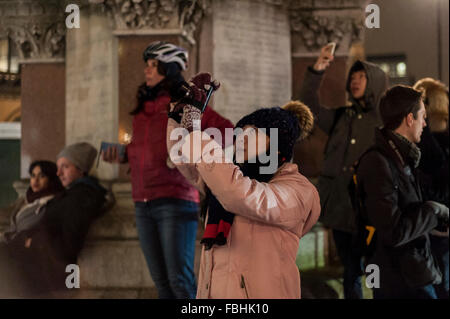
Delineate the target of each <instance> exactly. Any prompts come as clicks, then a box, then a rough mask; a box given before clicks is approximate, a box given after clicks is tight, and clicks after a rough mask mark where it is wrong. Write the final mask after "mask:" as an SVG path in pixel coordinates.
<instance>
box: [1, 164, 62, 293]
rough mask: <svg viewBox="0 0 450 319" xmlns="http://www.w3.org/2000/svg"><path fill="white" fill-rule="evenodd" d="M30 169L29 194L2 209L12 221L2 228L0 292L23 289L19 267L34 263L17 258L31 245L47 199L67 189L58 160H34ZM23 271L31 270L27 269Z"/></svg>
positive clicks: (23, 282)
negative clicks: (64, 185)
mask: <svg viewBox="0 0 450 319" xmlns="http://www.w3.org/2000/svg"><path fill="white" fill-rule="evenodd" d="M28 172H29V174H30V186H29V187H28V189H27V192H26V195H25V196H20V197H19V198H18V199H17V200H16V201H15V202H14V203H13V204H12V205H10V207H9V208H8V209H4V210H3V212H2V213H3V214H5V213H9V215H10V225H9V227H8V228H7V229H6V230H5V231H4V232H0V282H2V284H1V285H0V296H2V293H4V294H5V293H6V291H7V290H8V292H10V293H12V292H18V291H20V290H24V288H25V286H26V284H27V280H25V278H23V276H22V275H23V274H19V271H18V269H23V268H24V267H25V268H27V267H32V266H30V265H29V264H25V265H21V264H20V263H18V261H19V260H20V259H23V258H24V255H23V253H24V252H26V251H27V250H28V248H29V247H30V244H31V240H30V237H29V232H31V231H32V230H33V229H34V228H35V227H36V226H37V225H38V224H39V222H40V221H41V220H42V218H43V216H44V210H45V208H44V207H45V205H46V204H47V202H48V201H50V200H51V199H53V198H54V197H55V196H56V195H57V194H58V193H61V192H62V191H63V190H64V187H63V186H62V184H61V182H60V180H59V178H58V176H57V175H56V172H57V167H56V164H55V163H53V162H50V161H35V162H33V163H31V165H30V167H29V169H28ZM19 246H20V247H19ZM18 267H19V268H18ZM24 273H25V274H27V273H29V272H28V271H26V270H24ZM5 296H6V295H5Z"/></svg>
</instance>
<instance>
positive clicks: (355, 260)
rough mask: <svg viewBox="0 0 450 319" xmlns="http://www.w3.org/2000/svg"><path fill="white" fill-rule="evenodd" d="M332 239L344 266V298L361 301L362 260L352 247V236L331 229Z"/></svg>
mask: <svg viewBox="0 0 450 319" xmlns="http://www.w3.org/2000/svg"><path fill="white" fill-rule="evenodd" d="M333 238H334V243H335V245H336V250H337V253H338V255H339V258H340V260H341V263H342V265H343V266H344V298H345V299H362V287H361V273H362V258H361V255H360V253H359V252H358V250H357V249H354V247H353V246H354V242H353V235H352V234H351V233H348V232H344V231H340V230H336V229H333Z"/></svg>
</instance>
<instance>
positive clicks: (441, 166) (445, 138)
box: [419, 126, 449, 207]
mask: <svg viewBox="0 0 450 319" xmlns="http://www.w3.org/2000/svg"><path fill="white" fill-rule="evenodd" d="M419 147H420V149H421V150H422V159H421V160H420V165H419V168H420V170H421V172H422V173H423V174H422V185H421V186H422V193H423V195H424V198H425V199H426V200H434V201H436V202H439V203H442V204H444V205H446V206H447V207H448V206H449V183H448V179H449V133H448V131H444V132H441V133H432V132H431V131H430V128H429V127H428V126H426V127H425V128H424V129H423V132H422V136H421V141H420V143H419Z"/></svg>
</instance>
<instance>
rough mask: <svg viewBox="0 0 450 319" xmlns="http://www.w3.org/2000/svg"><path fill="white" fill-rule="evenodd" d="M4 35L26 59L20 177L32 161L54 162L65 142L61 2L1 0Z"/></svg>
mask: <svg viewBox="0 0 450 319" xmlns="http://www.w3.org/2000/svg"><path fill="white" fill-rule="evenodd" d="M0 31H2V32H0V33H6V34H7V35H8V36H9V37H10V38H11V39H12V40H13V42H14V45H16V47H17V50H18V52H19V54H20V63H21V85H22V87H21V102H22V117H21V118H22V120H21V121H22V140H21V177H22V178H25V177H28V172H27V170H28V167H29V164H30V163H31V161H33V160H37V159H47V160H52V161H55V158H56V154H57V153H58V151H59V150H60V149H61V148H62V147H63V146H64V142H65V65H64V53H65V26H64V9H63V8H62V7H61V2H60V1H56V0H49V1H45V2H44V1H31V0H25V1H20V2H17V1H1V2H0Z"/></svg>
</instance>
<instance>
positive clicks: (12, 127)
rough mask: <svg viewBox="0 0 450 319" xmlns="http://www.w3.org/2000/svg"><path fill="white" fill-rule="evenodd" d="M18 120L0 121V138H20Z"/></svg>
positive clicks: (20, 131) (20, 132)
mask: <svg viewBox="0 0 450 319" xmlns="http://www.w3.org/2000/svg"><path fill="white" fill-rule="evenodd" d="M21 127H22V125H21V123H20V122H3V123H0V140H20V139H21V137H22V130H21Z"/></svg>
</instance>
